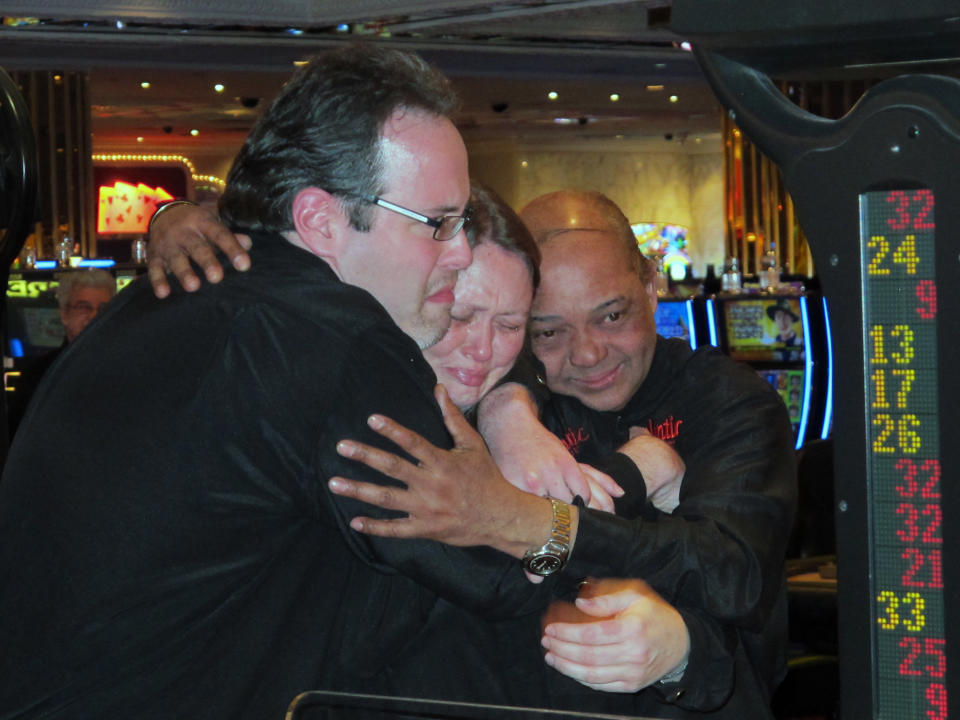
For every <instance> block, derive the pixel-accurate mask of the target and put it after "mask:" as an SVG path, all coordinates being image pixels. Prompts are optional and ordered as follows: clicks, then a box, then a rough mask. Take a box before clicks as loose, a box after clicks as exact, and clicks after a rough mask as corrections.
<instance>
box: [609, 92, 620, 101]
mask: <svg viewBox="0 0 960 720" xmlns="http://www.w3.org/2000/svg"><path fill="white" fill-rule="evenodd" d="M619 101H620V95H619V93H611V94H610V102H619Z"/></svg>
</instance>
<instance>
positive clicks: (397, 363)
mask: <svg viewBox="0 0 960 720" xmlns="http://www.w3.org/2000/svg"><path fill="white" fill-rule="evenodd" d="M454 102H455V98H454V96H453V94H452V92H451V91H450V89H449V86H448V83H447V81H446V80H445V79H444V78H443V77H442V76H441V75H439V74H438V73H437V72H436V71H434V70H432V69H431V68H429V67H428V66H427V65H426V64H424V63H423V62H422V61H421V60H419V59H418V58H416V57H414V56H411V55H408V54H405V53H400V52H397V51H393V50H387V49H384V48H382V47H378V46H372V45H371V46H363V47H351V48H345V49H341V50H339V51H336V52H333V53H330V54H327V55H324V56H322V57H320V58H318V59H316V60H315V61H314V62H313V63H311V64H310V65H309V66H307V67H306V68H303V69H301V70H300V71H299V72H298V74H297V75H295V77H294V79H293V80H291V81H290V82H289V83H288V84H287V86H286V87H285V89H284V90H283V92H282V93H281V95H280V97H279V98H278V99H277V101H276V102H275V103H274V105H273V106H272V107H271V109H270V110H269V111H268V112H267V113H266V114H265V115H264V116H263V117H262V118H261V120H260V121H259V122H258V123H257V125H256V127H255V128H254V129H253V130H252V132H251V134H250V136H249V137H248V139H247V141H246V143H245V144H244V146H243V148H242V149H241V151H240V153H239V155H238V156H237V159H236V161H235V163H234V166H233V168H232V170H231V172H230V175H229V177H228V181H227V187H226V191H225V194H224V196H223V198H222V201H221V208H220V209H221V212H222V215H223V216H224V217H225V218H228V221H229V223H230V224H231V225H232V227H233V228H234V229H236V230H238V231H243V232H246V233H248V234H249V235H250V236H251V237H252V238H253V240H254V243H253V250H252V253H251V257H252V258H253V263H252V267H251V269H250V270H249V271H248V272H246V273H230V274H228V275H227V276H226V277H225V278H224V279H223V281H222V282H221V283H219V284H217V285H208V286H205V287H203V288H201V289H200V290H199V291H198V292H196V293H192V294H188V293H183V292H177V293H174V294H173V296H172V297H171V298H170V299H168V300H165V301H163V302H161V301H159V300H157V299H156V298H154V296H153V293H152V291H151V289H150V287H149V286H148V285H147V284H146V283H145V282H144V283H142V284H141V283H134V284H132V285H131V286H130V288H128V289H127V290H125V291H124V293H122V294H121V296H120V297H118V298H117V300H116V301H115V302H114V303H112V304H111V307H110V308H108V309H107V310H106V312H105V313H104V315H103V317H102V318H101V320H100V321H99V322H98V323H96V325H95V326H93V327H91V328H90V329H89V330H88V331H87V332H86V333H85V335H84V338H83V340H82V342H81V343H80V344H81V345H84V348H83V352H76V348H71V349H68V350H67V352H66V353H65V355H64V357H63V358H62V361H61V362H59V363H58V364H57V367H56V368H54V369H53V370H52V375H51V377H50V378H49V382H47V383H45V384H44V385H43V386H42V387H41V388H40V390H39V391H38V393H37V395H36V397H35V399H34V403H35V409H34V411H33V412H32V413H31V414H30V416H29V418H28V419H27V420H26V422H25V423H24V425H23V426H22V427H21V432H20V433H19V434H18V437H17V439H16V441H15V442H14V444H13V447H12V449H11V452H10V455H9V458H8V461H7V465H6V469H5V473H4V477H3V479H2V481H0V577H3V579H4V582H3V583H2V584H0V617H2V618H3V622H2V623H0V647H2V648H3V652H2V653H0V677H2V678H4V682H0V718H12V717H18V718H19V717H40V716H42V717H47V718H81V717H82V718H101V717H102V718H115V717H120V716H126V715H133V716H136V717H156V718H189V717H198V718H199V717H203V718H231V719H232V718H258V719H259V718H270V717H281V716H282V713H283V712H284V710H285V708H286V706H287V705H288V704H289V703H290V701H291V700H292V699H293V698H294V696H295V695H297V694H298V693H300V692H302V691H305V690H311V689H317V688H326V689H335V690H349V691H364V692H373V693H383V694H393V695H408V696H429V695H434V696H435V695H436V694H438V693H440V692H441V691H446V690H449V689H450V688H459V687H462V686H465V685H467V684H468V683H470V682H475V681H476V678H474V677H473V673H474V666H472V665H471V664H470V663H469V661H468V660H467V659H466V658H468V657H470V653H472V652H475V651H474V650H473V649H471V648H469V647H468V648H465V649H464V655H463V657H464V662H463V664H461V665H455V666H452V667H443V666H439V665H440V663H439V662H434V665H435V666H432V667H424V668H423V672H422V673H421V674H420V675H419V676H418V675H417V674H416V673H412V672H409V668H404V669H403V670H404V672H403V673H397V672H395V670H396V669H397V668H396V666H395V663H400V662H401V658H402V657H403V651H404V650H405V649H406V648H408V647H409V646H410V645H411V644H417V643H420V642H422V641H424V639H425V637H426V636H427V635H428V630H427V627H428V623H429V619H430V617H431V615H432V613H433V610H434V608H435V607H436V606H437V605H438V604H440V603H455V604H457V605H458V606H460V607H463V608H467V609H469V610H470V611H472V612H475V613H479V614H486V615H496V616H510V615H519V614H523V613H528V612H531V611H535V610H537V609H538V608H540V607H543V606H544V605H545V604H546V602H547V600H548V597H547V596H548V594H549V593H550V592H551V590H552V589H553V588H551V583H550V582H547V583H543V584H540V585H534V584H531V583H529V582H528V581H527V579H526V577H525V576H524V574H523V571H522V565H521V563H520V562H519V561H518V560H519V558H521V557H523V556H524V554H525V553H527V551H528V550H533V551H537V549H538V548H542V547H543V546H544V543H545V541H546V540H548V539H552V537H553V535H555V534H556V532H557V530H556V528H557V522H558V521H557V516H558V514H559V515H560V516H561V519H562V521H563V528H564V532H565V533H566V536H567V537H568V541H569V538H571V537H572V536H573V535H575V533H576V517H577V515H576V508H569V507H567V506H566V505H565V504H563V503H551V502H550V501H548V500H546V499H544V498H539V497H536V496H534V495H529V494H526V493H523V492H521V491H520V490H517V489H515V488H513V487H511V486H510V485H509V484H507V483H506V482H505V481H504V480H503V478H502V476H500V474H499V472H498V471H497V469H496V466H495V465H494V463H493V461H492V459H491V458H490V456H489V454H488V453H487V451H486V449H485V448H484V446H483V443H482V441H481V440H480V439H479V436H477V435H476V434H475V433H474V432H473V431H472V429H470V428H469V426H466V425H465V424H464V423H463V422H461V423H460V424H458V425H455V426H454V427H455V438H456V440H457V441H458V445H459V446H460V448H461V451H462V452H461V457H462V458H466V460H467V462H466V463H465V466H464V468H463V470H464V472H466V473H467V474H468V475H471V476H475V480H476V482H475V484H474V487H476V488H477V489H478V492H479V491H483V492H487V493H488V494H489V493H490V492H495V493H500V494H501V495H502V496H503V504H504V505H509V506H511V507H514V508H516V510H517V514H516V517H514V518H513V519H512V520H510V521H509V525H510V527H509V528H508V529H507V530H508V531H507V532H502V533H500V532H498V534H501V535H503V536H504V538H505V541H504V542H503V543H502V544H500V545H498V546H497V547H496V549H498V550H502V551H503V553H506V554H503V553H498V552H494V551H493V550H490V549H484V548H459V547H451V546H445V545H441V544H439V543H434V542H431V541H413V542H401V543H397V542H390V541H386V540H381V539H377V538H370V537H367V536H364V535H361V534H358V533H355V532H352V531H351V530H350V528H349V522H350V518H352V517H354V516H355V515H357V514H358V507H359V506H358V504H357V503H356V502H355V501H352V500H347V499H341V498H339V497H336V496H334V495H333V494H331V493H330V492H329V491H328V489H327V481H328V480H329V479H330V478H331V477H332V476H342V475H350V476H354V477H355V476H357V468H356V467H353V464H352V463H351V462H350V461H349V460H348V459H347V458H345V457H342V456H341V455H340V454H338V452H337V450H336V444H337V442H338V441H339V440H340V439H341V438H343V437H353V438H357V439H358V440H360V441H363V442H367V443H371V444H374V445H377V444H379V445H380V446H381V447H388V446H389V443H387V442H386V441H385V440H383V439H382V438H381V437H380V436H379V435H378V434H376V433H375V432H374V430H373V428H374V427H376V421H375V420H374V421H369V420H368V418H370V416H371V414H372V413H374V412H375V411H376V412H383V413H387V414H389V415H390V416H391V417H393V418H396V419H398V420H399V421H401V422H403V423H404V424H406V425H408V426H410V427H412V428H415V429H416V430H417V431H418V432H419V433H421V434H422V435H423V436H424V437H426V438H427V439H429V440H430V441H431V442H432V443H435V444H436V445H438V446H441V447H450V446H451V439H450V436H449V435H448V433H447V431H446V429H445V426H444V418H443V417H442V416H441V411H440V409H439V407H438V405H437V403H436V401H435V398H434V394H433V385H434V381H435V379H434V375H433V373H432V371H431V370H430V369H429V366H428V365H427V364H426V362H425V361H424V360H423V357H422V354H421V348H425V347H428V346H430V345H431V344H432V343H435V342H436V341H437V340H438V339H439V338H440V337H441V336H442V335H443V333H444V330H445V329H446V327H447V325H448V323H449V321H450V308H451V305H452V303H453V299H454V298H453V287H454V283H455V281H456V277H457V272H458V271H459V270H461V269H463V268H465V267H467V265H468V264H469V263H470V260H471V249H470V247H469V245H468V242H467V239H466V237H465V234H464V232H463V225H464V222H465V219H466V218H465V216H466V204H467V200H468V196H469V180H468V174H467V154H466V150H465V148H464V145H463V141H462V139H461V138H460V136H459V134H458V133H457V131H456V129H455V128H454V126H453V124H452V123H451V122H450V120H449V119H448V117H447V115H448V114H449V112H450V111H451V110H452V108H453V106H454ZM443 407H444V412H445V413H447V414H450V413H452V412H453V411H454V410H453V408H452V406H451V405H450V403H449V402H448V401H445V402H444V403H443ZM460 420H461V421H462V418H460ZM368 423H369V424H368ZM361 477H364V478H367V479H370V480H371V481H374V482H381V483H387V482H390V481H389V480H387V479H385V478H384V476H382V475H380V474H378V473H375V472H373V471H370V472H367V473H361ZM389 515H391V513H389V512H385V513H384V514H383V516H389ZM491 530H497V531H499V530H504V529H503V528H491ZM534 555H536V556H537V557H540V556H541V555H542V553H540V554H539V555H538V554H537V552H534ZM511 556H512V557H511ZM534 621H535V620H534ZM434 641H436V642H439V643H444V642H448V638H442V637H441V638H434ZM491 665H495V663H491ZM400 677H402V678H403V680H402V681H400V680H398V678H400ZM484 689H485V691H486V689H487V688H486V687H485V688H484ZM489 692H490V696H489V697H490V699H491V700H495V699H496V698H497V697H498V696H497V695H496V688H495V687H494V686H493V685H490V686H489Z"/></svg>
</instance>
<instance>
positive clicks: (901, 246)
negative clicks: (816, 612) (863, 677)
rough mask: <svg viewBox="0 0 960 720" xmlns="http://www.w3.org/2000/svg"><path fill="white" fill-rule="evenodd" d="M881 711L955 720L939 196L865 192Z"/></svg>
mask: <svg viewBox="0 0 960 720" xmlns="http://www.w3.org/2000/svg"><path fill="white" fill-rule="evenodd" d="M860 228H861V236H860V248H861V253H862V260H863V264H862V267H863V315H864V317H863V333H864V338H863V342H864V348H865V352H864V379H865V383H866V394H865V397H866V398H867V399H868V402H867V403H866V405H867V406H866V409H865V411H866V427H867V431H868V433H869V442H868V443H867V484H868V493H869V494H870V497H871V501H870V503H869V505H870V506H871V507H872V518H871V519H870V526H871V529H870V532H871V534H872V539H873V543H872V547H871V560H870V562H871V565H872V570H873V572H872V573H871V577H872V590H873V602H874V606H873V607H874V610H873V612H874V622H873V634H874V635H873V645H874V658H875V663H876V664H875V668H874V672H875V674H876V682H875V684H874V687H875V692H876V698H875V703H876V705H875V708H876V711H877V717H881V718H887V717H889V718H926V719H928V720H946V717H947V690H946V672H947V667H946V665H947V663H946V638H945V632H944V592H943V559H942V551H943V549H942V545H943V540H942V533H941V519H942V508H941V503H940V499H941V495H940V447H939V441H938V437H939V433H938V427H939V420H940V410H939V406H938V400H937V326H936V318H937V286H936V283H935V282H934V230H935V228H934V195H933V192H932V191H931V190H929V189H910V190H906V189H903V190H899V189H898V190H889V191H882V192H867V193H864V194H862V195H861V196H860Z"/></svg>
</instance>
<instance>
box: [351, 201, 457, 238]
mask: <svg viewBox="0 0 960 720" xmlns="http://www.w3.org/2000/svg"><path fill="white" fill-rule="evenodd" d="M362 199H363V200H364V201H366V202H368V203H373V204H374V205H379V206H380V207H382V208H384V209H385V210H389V211H391V212H395V213H399V214H400V215H403V216H404V217H408V218H410V219H411V220H416V221H417V222H422V223H423V224H424V225H429V226H430V227H432V228H433V239H434V240H440V241H441V242H443V241H445V240H452V239H453V238H455V237H456V236H457V233H459V232H460V231H461V230H463V226H464V225H466V224H467V223H468V222H470V208H467V209H466V210H465V211H464V213H463V215H441V216H439V217H433V218H432V217H427V216H426V215H422V214H420V213H418V212H415V211H414V210H410V209H409V208H405V207H403V206H402V205H397V204H396V203H392V202H390V201H389V200H384V199H383V198H382V197H379V196H378V195H363V196H362Z"/></svg>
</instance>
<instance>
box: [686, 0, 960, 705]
mask: <svg viewBox="0 0 960 720" xmlns="http://www.w3.org/2000/svg"><path fill="white" fill-rule="evenodd" d="M948 5H949V4H946V3H936V2H932V1H929V0H916V1H915V2H912V3H900V2H894V1H893V0H876V1H875V2H873V3H866V4H858V3H850V4H842V3H841V4H834V5H832V6H831V9H830V11H829V12H828V11H826V10H825V9H824V10H821V11H819V12H810V8H809V3H807V2H800V1H799V0H787V1H785V2H782V3H777V4H775V5H771V4H769V3H760V2H755V1H754V0H741V1H740V2H737V3H731V2H718V1H712V0H697V1H696V2H688V1H685V0H679V2H677V3H676V4H675V5H674V8H673V24H674V29H675V30H676V31H678V32H682V33H684V34H686V35H687V37H689V38H690V39H691V40H692V41H694V43H695V45H696V50H695V52H696V53H697V57H698V60H699V62H700V65H701V67H702V68H703V70H704V74H705V76H706V77H707V79H708V81H709V82H710V84H711V85H712V87H713V88H714V91H715V92H716V93H717V95H718V97H719V98H720V101H721V103H722V104H723V105H724V106H725V107H726V108H727V109H728V112H729V113H730V116H731V117H732V118H733V119H735V121H736V123H737V124H738V126H739V127H740V128H741V129H742V130H743V131H744V132H745V133H746V134H747V135H749V136H750V138H751V139H752V141H753V142H754V143H755V144H756V145H757V147H758V148H760V149H761V150H762V151H763V152H764V153H765V154H766V155H768V156H769V157H770V158H771V159H772V160H773V161H774V162H776V163H777V164H778V165H779V166H780V168H781V170H782V172H783V177H784V183H785V185H786V187H787V189H788V191H789V192H790V194H791V196H792V197H793V199H794V203H795V206H796V209H797V214H798V217H799V219H800V222H801V224H802V225H803V227H804V231H805V234H806V235H807V237H808V238H809V240H810V245H811V250H812V252H813V255H814V261H815V263H816V266H817V268H818V271H819V273H820V279H821V282H822V286H823V292H824V295H825V296H828V297H829V298H830V317H831V324H832V326H833V327H834V328H835V329H836V332H834V334H833V353H834V359H835V364H836V370H835V374H836V382H835V387H834V405H835V408H836V410H835V417H834V423H833V431H832V432H833V441H834V444H835V445H836V448H837V452H836V453H835V454H834V457H833V464H834V477H835V486H834V498H833V499H834V509H835V523H836V540H837V572H838V577H837V593H838V595H837V597H838V618H839V619H838V627H839V630H840V633H839V658H840V698H841V701H840V707H841V712H842V717H843V718H844V719H846V718H874V719H879V720H887V719H894V720H899V719H900V718H903V719H904V720H915V719H916V718H923V719H924V720H946V718H947V717H948V716H954V717H956V716H957V715H958V713H957V710H956V707H957V705H958V698H960V672H958V671H957V668H960V623H958V620H960V564H958V563H955V562H953V558H952V553H953V552H955V551H957V549H958V548H960V491H958V489H957V487H958V486H957V484H956V483H955V482H952V481H953V480H954V479H955V478H956V477H958V475H960V435H958V433H960V417H958V415H960V410H958V405H957V404H956V403H955V402H950V401H947V402H944V400H952V399H954V398H956V397H960V374H958V373H956V372H954V369H953V362H954V361H955V360H954V356H955V355H956V338H957V337H960V307H958V305H960V296H958V294H957V292H956V287H957V285H958V280H960V277H958V274H960V267H958V247H960V245H958V242H957V238H958V237H960V203H958V199H960V176H958V174H957V172H956V169H955V167H954V163H953V162H952V161H951V160H950V159H951V158H953V157H956V155H957V153H958V151H960V81H958V80H957V79H956V78H953V77H948V76H944V75H934V74H910V75H898V76H895V77H889V78H888V79H885V80H883V81H881V82H879V83H878V84H877V85H875V86H873V87H871V88H870V89H869V90H868V91H867V92H866V93H865V94H864V95H863V97H861V98H860V99H859V101H858V102H857V103H856V104H855V105H854V107H853V108H852V109H851V110H850V112H849V113H848V114H847V115H846V116H844V117H843V118H840V119H838V120H827V119H825V118H822V117H819V116H815V115H812V114H811V113H808V112H806V111H804V110H801V109H800V108H798V107H797V106H796V105H794V104H793V103H792V102H790V100H788V99H787V98H786V97H785V96H784V95H783V93H781V92H780V91H779V90H778V89H777V88H776V86H775V85H774V84H773V82H772V81H771V80H770V74H771V73H783V72H784V71H785V69H789V68H793V69H798V68H803V69H805V70H809V68H810V64H811V63H826V64H827V66H828V67H833V68H836V67H841V68H847V69H849V68H851V67H854V66H855V67H857V68H859V69H861V70H863V69H865V68H871V67H873V68H879V69H882V70H883V71H884V73H886V74H887V75H890V74H892V73H893V71H894V69H895V68H896V69H901V68H904V69H908V70H909V72H911V73H917V72H918V69H920V68H923V69H926V70H928V72H929V71H930V70H931V69H932V70H936V71H938V72H942V69H943V68H945V67H947V66H946V65H944V62H945V61H951V62H953V61H955V60H956V47H957V45H958V42H960V27H957V22H956V12H955V8H951V7H948ZM774 39H775V41H774ZM924 63H927V65H926V67H924ZM904 71H906V70H904ZM951 709H952V712H951Z"/></svg>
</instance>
